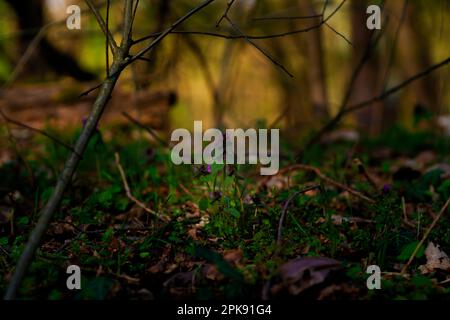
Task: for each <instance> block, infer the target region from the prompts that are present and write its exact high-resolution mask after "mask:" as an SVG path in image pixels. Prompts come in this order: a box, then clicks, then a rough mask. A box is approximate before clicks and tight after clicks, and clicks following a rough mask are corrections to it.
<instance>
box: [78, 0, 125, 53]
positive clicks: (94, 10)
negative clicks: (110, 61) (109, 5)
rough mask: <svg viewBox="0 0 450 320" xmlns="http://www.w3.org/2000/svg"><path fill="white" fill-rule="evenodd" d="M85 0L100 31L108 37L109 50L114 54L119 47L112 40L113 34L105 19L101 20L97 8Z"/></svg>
mask: <svg viewBox="0 0 450 320" xmlns="http://www.w3.org/2000/svg"><path fill="white" fill-rule="evenodd" d="M85 1H86V4H87V5H88V7H89V9H90V10H91V12H92V13H93V14H94V16H95V19H97V23H98V25H99V26H100V28H101V29H102V32H103V33H104V35H105V37H106V38H107V39H108V43H109V45H110V46H111V51H112V52H113V54H116V52H117V50H118V49H119V47H118V46H117V43H116V41H115V40H114V37H113V35H112V34H111V32H110V31H109V28H108V26H107V25H106V23H105V21H104V20H103V18H102V15H101V14H100V12H99V11H98V9H97V8H96V7H95V6H94V5H93V4H92V2H91V0H85Z"/></svg>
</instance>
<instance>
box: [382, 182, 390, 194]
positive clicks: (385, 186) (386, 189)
mask: <svg viewBox="0 0 450 320" xmlns="http://www.w3.org/2000/svg"><path fill="white" fill-rule="evenodd" d="M391 189H392V186H391V185H390V184H388V183H387V184H385V185H384V186H383V193H385V194H386V193H389V191H391Z"/></svg>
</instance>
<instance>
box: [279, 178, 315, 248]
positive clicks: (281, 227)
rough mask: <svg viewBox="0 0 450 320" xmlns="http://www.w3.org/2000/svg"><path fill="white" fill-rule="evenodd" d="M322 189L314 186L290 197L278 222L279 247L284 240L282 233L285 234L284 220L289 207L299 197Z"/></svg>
mask: <svg viewBox="0 0 450 320" xmlns="http://www.w3.org/2000/svg"><path fill="white" fill-rule="evenodd" d="M317 188H320V185H314V186H311V187H308V188H305V189H303V190H300V191H297V192H295V193H294V194H293V195H291V196H290V197H289V199H288V200H287V201H286V203H285V204H284V206H283V211H282V212H281V216H280V221H279V222H278V234H277V246H278V247H280V246H281V240H282V232H283V223H284V219H285V217H286V214H287V211H288V208H289V205H290V204H291V202H292V201H293V200H294V199H295V198H297V197H298V196H299V195H301V194H303V193H305V192H308V191H311V190H314V189H317Z"/></svg>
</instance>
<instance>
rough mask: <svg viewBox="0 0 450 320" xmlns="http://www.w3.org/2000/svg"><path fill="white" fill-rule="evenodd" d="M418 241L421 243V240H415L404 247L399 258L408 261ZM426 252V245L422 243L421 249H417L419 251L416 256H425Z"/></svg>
mask: <svg viewBox="0 0 450 320" xmlns="http://www.w3.org/2000/svg"><path fill="white" fill-rule="evenodd" d="M418 243H419V241H414V242H411V243H410V244H408V245H406V246H405V247H404V248H403V250H402V253H400V255H399V256H398V257H397V259H398V260H400V261H407V260H408V259H409V258H410V257H411V255H412V254H413V252H414V250H415V249H416V247H417V244H418ZM424 253H425V247H424V246H423V245H421V246H420V248H419V251H417V253H416V256H415V258H421V257H423V254H424Z"/></svg>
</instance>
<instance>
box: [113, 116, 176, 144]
mask: <svg viewBox="0 0 450 320" xmlns="http://www.w3.org/2000/svg"><path fill="white" fill-rule="evenodd" d="M122 115H123V116H124V117H125V118H127V119H128V121H130V122H131V123H134V124H135V125H137V126H138V127H139V128H141V129H143V130H145V131H147V132H148V133H149V134H150V135H151V136H152V137H153V138H155V140H156V141H158V142H159V143H160V144H161V146H163V147H167V146H168V145H167V142H166V141H164V140H163V139H161V138H160V137H159V136H158V135H157V134H156V133H155V130H154V129H152V128H150V127H148V126H146V125H144V124H142V123H141V122H139V121H138V120H137V119H134V118H133V117H132V116H130V115H129V114H128V113H127V112H126V111H123V112H122Z"/></svg>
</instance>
